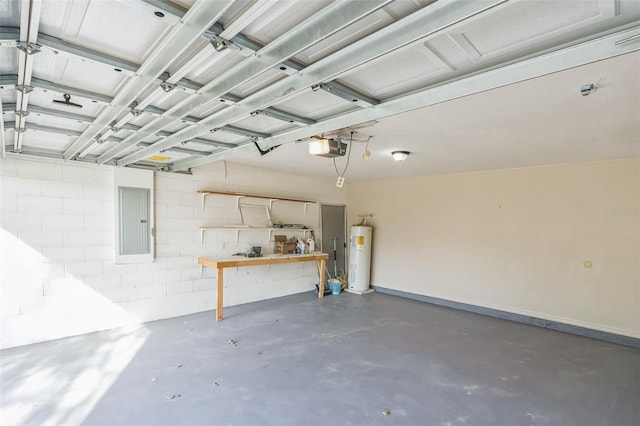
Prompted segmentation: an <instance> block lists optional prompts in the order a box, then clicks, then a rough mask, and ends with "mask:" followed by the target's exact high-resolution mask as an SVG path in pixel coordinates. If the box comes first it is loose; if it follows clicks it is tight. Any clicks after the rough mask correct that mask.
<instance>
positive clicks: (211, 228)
mask: <svg viewBox="0 0 640 426" xmlns="http://www.w3.org/2000/svg"><path fill="white" fill-rule="evenodd" d="M205 231H235V233H236V244H238V240H239V237H240V231H269V241H271V234H272V233H273V232H274V231H282V232H290V231H292V232H303V233H304V236H303V237H302V238H305V239H306V238H307V232H313V231H315V229H311V228H306V229H305V228H258V227H253V228H252V227H249V226H245V227H229V226H226V227H224V226H201V227H200V245H201V246H202V245H204V232H205Z"/></svg>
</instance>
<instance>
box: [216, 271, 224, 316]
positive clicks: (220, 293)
mask: <svg viewBox="0 0 640 426" xmlns="http://www.w3.org/2000/svg"><path fill="white" fill-rule="evenodd" d="M222 271H223V269H222V268H218V297H217V299H218V306H217V307H216V321H220V320H222V299H223V293H224V285H223V281H224V274H223V272H222Z"/></svg>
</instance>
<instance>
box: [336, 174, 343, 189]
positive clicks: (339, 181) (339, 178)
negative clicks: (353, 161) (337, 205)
mask: <svg viewBox="0 0 640 426" xmlns="http://www.w3.org/2000/svg"><path fill="white" fill-rule="evenodd" d="M342 185H344V177H342V176H338V181H337V182H336V187H338V188H342Z"/></svg>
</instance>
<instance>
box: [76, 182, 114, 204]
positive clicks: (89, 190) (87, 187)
mask: <svg viewBox="0 0 640 426" xmlns="http://www.w3.org/2000/svg"><path fill="white" fill-rule="evenodd" d="M82 188H83V194H84V195H83V196H84V198H86V199H90V200H104V201H110V202H113V199H114V196H115V191H114V189H113V185H104V184H91V183H85V184H83V185H82Z"/></svg>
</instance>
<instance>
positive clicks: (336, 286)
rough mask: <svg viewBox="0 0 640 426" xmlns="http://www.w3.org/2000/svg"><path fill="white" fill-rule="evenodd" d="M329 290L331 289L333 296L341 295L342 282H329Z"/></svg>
mask: <svg viewBox="0 0 640 426" xmlns="http://www.w3.org/2000/svg"><path fill="white" fill-rule="evenodd" d="M329 288H330V289H331V294H340V290H342V283H341V282H340V280H329Z"/></svg>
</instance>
